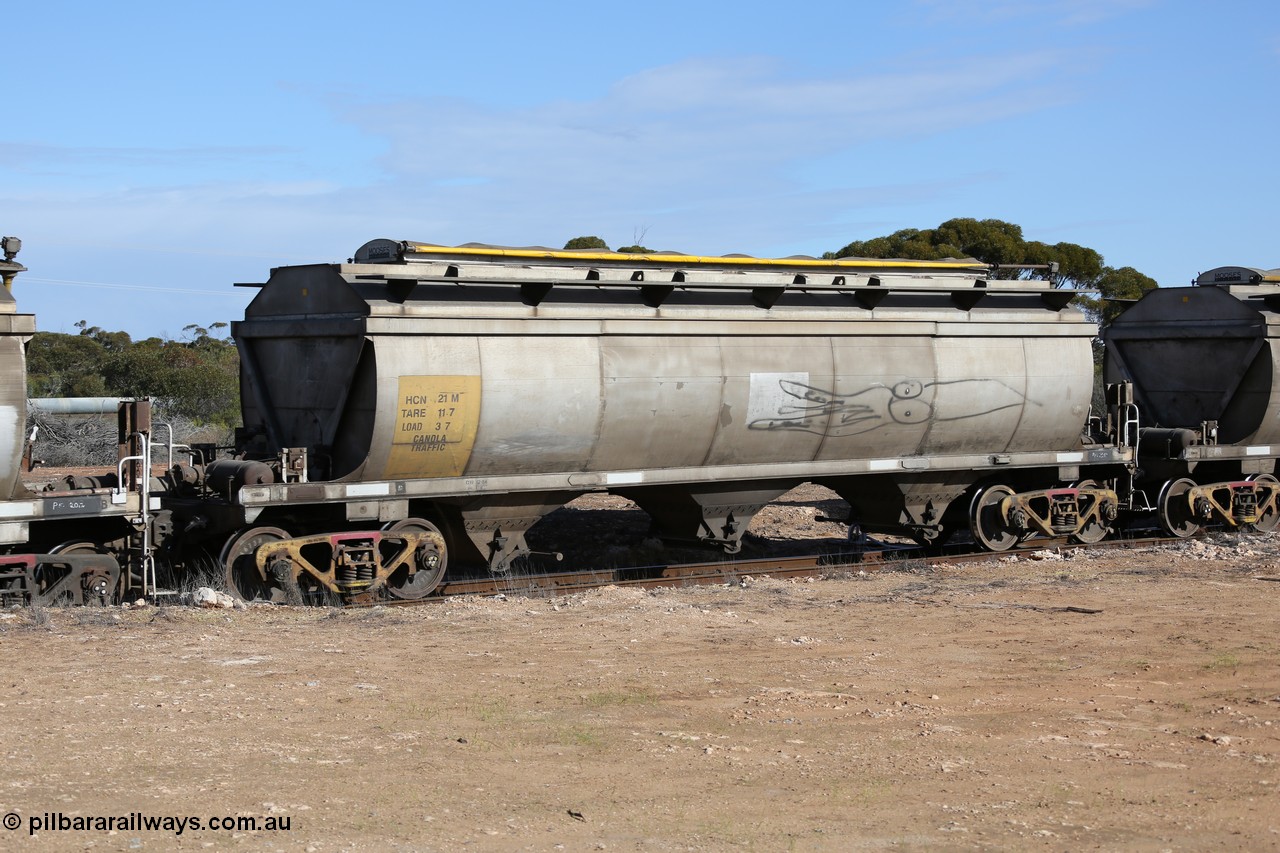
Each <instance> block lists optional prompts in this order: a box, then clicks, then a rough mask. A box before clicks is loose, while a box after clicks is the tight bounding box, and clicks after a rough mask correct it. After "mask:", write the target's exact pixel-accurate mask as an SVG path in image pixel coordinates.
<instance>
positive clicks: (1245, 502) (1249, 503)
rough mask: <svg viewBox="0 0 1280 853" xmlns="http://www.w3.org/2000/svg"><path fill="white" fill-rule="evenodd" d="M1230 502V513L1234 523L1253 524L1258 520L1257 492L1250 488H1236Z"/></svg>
mask: <svg viewBox="0 0 1280 853" xmlns="http://www.w3.org/2000/svg"><path fill="white" fill-rule="evenodd" d="M1234 491H1235V494H1234V495H1233V497H1234V498H1235V500H1233V501H1232V502H1231V515H1232V517H1233V518H1234V520H1235V523H1236V524H1253V523H1254V522H1256V521H1257V520H1258V493H1257V492H1255V491H1254V490H1253V489H1252V488H1250V489H1236V490H1234Z"/></svg>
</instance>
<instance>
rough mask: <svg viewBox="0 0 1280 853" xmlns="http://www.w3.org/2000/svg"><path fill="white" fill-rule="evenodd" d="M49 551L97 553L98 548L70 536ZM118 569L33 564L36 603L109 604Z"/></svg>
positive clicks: (91, 543)
mask: <svg viewBox="0 0 1280 853" xmlns="http://www.w3.org/2000/svg"><path fill="white" fill-rule="evenodd" d="M49 553H50V554H66V555H67V556H76V557H79V556H86V557H87V556H98V555H101V554H102V553H103V551H102V549H101V548H99V547H98V545H96V544H95V543H93V542H89V541H87V540H84V539H72V540H70V541H68V542H63V543H61V544H60V545H55V546H54V547H52V548H50V549H49ZM113 565H114V564H113ZM119 580H120V575H119V572H118V571H114V570H108V569H107V568H105V567H102V566H94V567H92V568H81V569H77V568H70V569H68V568H66V567H65V566H59V565H57V564H56V563H38V564H37V565H36V567H35V581H36V599H35V600H36V602H37V603H39V604H45V605H55V606H57V605H73V604H96V605H104V604H110V603H111V602H112V600H113V599H114V598H115V594H116V585H117V583H118V582H119Z"/></svg>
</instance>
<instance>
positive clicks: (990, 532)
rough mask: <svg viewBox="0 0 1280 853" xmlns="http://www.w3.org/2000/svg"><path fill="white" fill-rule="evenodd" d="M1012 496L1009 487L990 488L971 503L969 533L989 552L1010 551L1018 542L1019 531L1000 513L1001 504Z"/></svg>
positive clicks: (977, 495)
mask: <svg viewBox="0 0 1280 853" xmlns="http://www.w3.org/2000/svg"><path fill="white" fill-rule="evenodd" d="M1012 495H1013V489H1011V488H1009V487H1008V486H988V487H987V488H985V489H982V490H981V491H979V492H978V493H977V494H975V495H974V496H973V500H972V501H971V502H970V503H969V531H970V532H971V533H972V534H973V538H974V539H975V540H976V541H977V542H978V543H979V544H981V545H982V547H984V548H986V549H987V550H989V551H1008V550H1009V549H1010V548H1012V547H1013V546H1014V545H1015V544H1017V542H1018V531H1017V530H1014V529H1012V528H1011V527H1010V526H1009V524H1008V522H1006V521H1005V519H1004V517H1003V515H1001V513H1000V504H1001V502H1002V501H1003V500H1004V499H1005V498H1007V497H1011V496H1012Z"/></svg>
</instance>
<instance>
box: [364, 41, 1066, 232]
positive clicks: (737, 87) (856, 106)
mask: <svg viewBox="0 0 1280 853" xmlns="http://www.w3.org/2000/svg"><path fill="white" fill-rule="evenodd" d="M1072 62H1073V60H1072V58H1071V57H1069V56H1068V55H1067V54H1065V53H1058V52H1054V51H1040V52H1034V51H1028V52H1024V53H1020V54H1008V53H1005V54H1001V55H999V56H998V57H997V56H989V55H981V56H976V57H972V58H969V59H957V60H953V61H951V62H949V63H947V64H946V65H942V64H938V65H925V64H917V65H915V66H911V67H903V68H901V69H897V70H893V69H883V68H876V69H873V70H866V69H861V70H854V71H847V72H844V73H841V74H835V75H828V76H825V77H818V76H812V75H811V76H801V75H798V74H796V73H794V72H792V71H791V70H790V69H789V68H788V67H787V66H785V65H784V64H783V63H782V62H781V61H779V60H775V59H767V58H750V59H734V60H719V61H714V60H708V59H700V60H690V61H686V62H680V63H676V64H672V65H667V66H663V67H659V68H653V69H649V70H646V71H643V72H640V73H638V74H635V75H632V76H630V77H627V78H625V79H623V80H620V81H618V82H617V83H616V84H614V85H613V86H612V87H611V88H610V89H609V90H608V91H607V93H606V94H605V95H604V96H603V97H601V98H600V99H598V100H593V101H554V102H548V103H545V104H541V105H538V106H536V107H533V108H523V109H513V110H506V111H504V110H500V109H493V108H484V107H481V106H478V105H475V104H471V103H466V102H462V101H459V100H456V99H449V98H431V99H428V100H423V101H402V102H399V103H395V104H378V105H370V104H360V105H349V106H348V107H347V108H346V110H345V113H346V115H347V116H348V117H349V119H348V120H350V121H352V123H356V122H358V124H359V126H360V128H361V129H362V131H364V132H365V133H368V134H372V135H375V136H380V137H384V138H385V139H386V142H387V150H386V153H385V155H384V156H383V158H382V159H381V163H382V166H383V167H384V169H385V170H386V172H387V174H388V180H387V181H386V183H385V184H384V185H380V186H375V187H365V188H360V189H354V190H351V191H350V192H348V193H347V194H346V196H347V199H348V201H351V202H352V203H355V204H365V205H369V206H371V207H374V208H377V209H378V210H379V211H380V213H382V214H390V215H391V217H392V218H396V219H400V218H401V217H403V218H405V219H407V220H410V221H415V222H418V223H420V225H421V226H422V227H424V228H426V229H428V230H431V229H439V230H436V231H434V233H425V234H421V235H413V236H415V237H417V236H421V237H422V238H423V239H427V238H429V239H443V238H444V235H456V234H457V233H458V229H459V227H460V226H461V225H463V224H465V226H466V230H467V233H466V234H464V235H461V236H460V239H462V240H473V239H481V240H489V241H493V242H497V241H499V240H501V239H506V235H514V238H515V239H517V240H521V241H522V242H528V235H529V231H530V226H531V225H532V226H533V227H534V229H535V230H536V229H538V228H544V227H546V226H547V225H552V226H553V227H555V228H556V233H557V234H559V233H562V231H563V230H568V231H572V230H573V228H572V226H569V225H568V224H567V223H572V222H578V221H584V222H587V223H595V225H594V226H593V227H594V228H596V229H601V228H605V227H609V228H613V229H614V231H613V233H614V235H618V234H619V233H622V234H630V233H631V232H632V230H633V229H634V228H636V227H644V226H645V225H651V224H655V223H656V222H659V221H663V222H668V223H670V222H675V221H679V222H681V223H682V226H681V228H680V229H679V233H680V234H683V235H685V236H683V237H681V238H680V239H681V240H697V241H699V242H700V243H701V244H702V245H703V246H704V247H705V245H706V244H707V243H708V242H710V243H711V244H713V245H715V244H718V243H719V242H720V241H721V240H723V239H726V238H727V233H725V232H732V234H733V235H736V236H735V237H733V238H728V239H730V241H731V242H732V244H733V245H731V246H730V247H729V249H732V250H742V249H743V247H744V246H746V245H751V244H750V243H748V242H744V238H746V237H748V235H747V234H746V233H744V232H747V231H753V230H756V228H757V227H758V228H759V229H760V230H761V231H764V232H769V233H772V234H773V235H774V239H775V240H778V239H789V237H788V235H787V234H785V233H781V232H787V231H790V232H792V233H793V234H794V233H795V232H799V231H801V230H804V229H810V228H812V226H813V224H814V223H815V221H817V222H821V221H824V220H825V221H832V220H835V219H839V218H842V213H841V211H842V210H843V209H844V208H847V207H848V206H849V205H850V204H853V203H855V202H856V200H857V198H858V197H859V196H860V195H865V194H867V193H870V194H872V195H877V192H876V190H875V189H874V188H875V187H878V186H880V185H881V184H883V179H882V178H880V177H879V173H878V170H877V168H876V164H874V163H864V164H861V165H860V166H858V167H855V168H853V169H847V168H846V169H843V170H842V172H841V173H839V174H833V175H831V176H830V179H829V180H826V181H825V182H824V185H825V186H826V187H829V188H830V189H828V190H826V191H819V192H810V191H808V188H807V187H805V186H803V185H802V184H801V183H800V182H799V181H797V180H796V178H795V177H794V175H792V174H791V172H792V170H793V167H794V164H797V163H802V162H806V161H811V160H812V159H813V158H821V157H829V156H835V155H840V154H842V153H847V152H849V151H852V150H856V149H857V147H858V146H859V145H860V144H863V143H868V142H876V143H879V142H883V141H884V140H893V139H901V140H908V139H919V138H922V137H931V136H936V135H938V134H942V133H947V132H951V131H955V130H957V129H962V128H970V127H984V126H989V125H991V124H992V123H994V122H999V121H1001V120H1005V119H1010V118H1017V117H1025V116H1031V115H1034V114H1037V113H1040V112H1041V111H1044V110H1047V109H1050V108H1052V107H1054V106H1058V105H1061V104H1063V103H1065V102H1068V101H1070V100H1071V99H1072V98H1073V97H1074V92H1073V91H1072V88H1071V85H1072V84H1071V83H1070V82H1064V80H1063V79H1061V78H1060V74H1061V72H1062V69H1069V68H1072V67H1075V66H1073V65H1072ZM846 159H848V158H847V157H846ZM962 180H970V179H969V178H962ZM953 181H954V178H948V182H947V183H948V184H950V183H952V182H953ZM850 188H854V189H852V190H851V189H850ZM857 188H872V189H862V190H859V189H857ZM939 191H945V190H944V188H943V186H941V185H938V184H937V182H933V181H930V180H929V179H922V181H921V185H920V187H919V188H918V189H915V190H911V189H904V188H902V187H898V188H896V189H895V192H896V193H897V194H898V195H897V197H903V196H912V197H918V196H919V195H920V193H929V192H939ZM800 211H803V214H802V215H798V212H800ZM716 222H719V223H721V224H722V227H717V226H716V225H715V223H716ZM695 223H696V224H695ZM478 230H479V231H480V232H481V233H479V234H477V231H478ZM675 232H676V229H670V228H654V230H653V234H654V239H655V240H659V239H660V235H661V234H663V233H675ZM521 234H523V235H524V237H523V239H522V238H521V237H520V236H519V235H521ZM568 236H572V234H569V235H568ZM561 239H563V238H561ZM617 239H618V237H617V236H615V237H614V242H617Z"/></svg>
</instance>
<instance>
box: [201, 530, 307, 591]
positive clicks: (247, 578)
mask: <svg viewBox="0 0 1280 853" xmlns="http://www.w3.org/2000/svg"><path fill="white" fill-rule="evenodd" d="M290 538H292V537H291V536H289V534H288V533H286V532H284V531H283V530H281V529H280V528H278V527H247V528H245V529H244V530H242V531H241V532H240V533H239V534H238V535H236V536H235V537H233V538H232V539H231V540H230V541H229V542H227V544H226V545H225V546H224V547H223V549H222V555H221V556H220V557H219V559H218V562H219V563H220V564H221V565H222V569H223V572H224V574H225V576H226V580H227V591H228V592H230V593H231V594H232V595H234V596H237V597H239V598H242V599H244V600H245V601H254V600H266V601H275V600H277V599H279V600H283V599H284V591H283V590H281V589H280V588H279V587H277V586H275V585H274V584H273V583H272V582H271V581H270V580H269V579H268V578H267V577H265V576H264V575H263V574H262V573H261V572H259V571H258V564H257V562H256V561H255V560H254V554H255V552H256V551H257V550H258V548H259V547H260V546H262V545H265V544H267V543H268V542H279V541H281V540H283V539H290Z"/></svg>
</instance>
